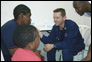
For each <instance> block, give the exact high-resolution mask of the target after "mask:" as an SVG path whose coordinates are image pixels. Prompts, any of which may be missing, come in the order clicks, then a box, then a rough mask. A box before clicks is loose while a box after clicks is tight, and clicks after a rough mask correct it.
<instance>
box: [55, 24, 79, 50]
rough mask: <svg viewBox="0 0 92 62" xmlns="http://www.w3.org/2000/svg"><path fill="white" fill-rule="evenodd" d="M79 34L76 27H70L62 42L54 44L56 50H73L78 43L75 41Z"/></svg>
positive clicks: (74, 25)
mask: <svg viewBox="0 0 92 62" xmlns="http://www.w3.org/2000/svg"><path fill="white" fill-rule="evenodd" d="M79 34H80V33H79V28H78V26H77V25H76V24H73V25H71V26H70V28H69V29H68V32H67V36H66V37H65V38H64V40H63V41H62V42H58V43H55V46H56V48H58V49H65V48H73V47H74V46H75V45H76V44H77V42H78V41H76V40H77V37H78V35H79Z"/></svg>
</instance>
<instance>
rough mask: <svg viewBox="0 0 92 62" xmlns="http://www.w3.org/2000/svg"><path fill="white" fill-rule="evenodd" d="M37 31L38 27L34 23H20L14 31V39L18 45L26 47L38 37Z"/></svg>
mask: <svg viewBox="0 0 92 62" xmlns="http://www.w3.org/2000/svg"><path fill="white" fill-rule="evenodd" d="M37 33H38V32H37V29H36V28H35V27H34V26H32V25H28V24H23V25H19V26H18V27H17V28H16V29H15V31H14V34H13V40H14V42H15V44H16V45H17V46H18V47H20V48H24V47H26V46H27V45H28V44H29V43H30V42H33V41H34V40H35V39H36V37H37Z"/></svg>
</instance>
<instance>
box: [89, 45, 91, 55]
mask: <svg viewBox="0 0 92 62" xmlns="http://www.w3.org/2000/svg"><path fill="white" fill-rule="evenodd" d="M88 56H91V45H90V46H89V51H88Z"/></svg>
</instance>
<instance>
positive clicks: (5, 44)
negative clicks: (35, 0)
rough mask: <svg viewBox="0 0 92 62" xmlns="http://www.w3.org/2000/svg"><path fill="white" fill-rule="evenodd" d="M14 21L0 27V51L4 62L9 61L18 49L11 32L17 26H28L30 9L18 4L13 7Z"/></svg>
mask: <svg viewBox="0 0 92 62" xmlns="http://www.w3.org/2000/svg"><path fill="white" fill-rule="evenodd" d="M13 15H14V19H13V20H10V21H8V22H7V23H5V24H4V25H3V26H2V27H1V49H2V53H3V56H4V59H5V61H11V57H12V55H13V54H14V52H15V51H16V49H17V48H18V47H17V46H16V44H15V43H14V41H13V32H14V30H15V29H16V27H17V26H18V25H21V24H30V22H31V19H30V16H31V11H30V9H29V8H28V7H27V6H25V5H23V4H20V5H18V6H16V7H15V9H14V12H13Z"/></svg>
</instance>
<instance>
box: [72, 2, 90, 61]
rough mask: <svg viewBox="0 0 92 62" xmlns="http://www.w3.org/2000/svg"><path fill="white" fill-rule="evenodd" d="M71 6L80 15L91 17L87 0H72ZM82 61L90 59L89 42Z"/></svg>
mask: <svg viewBox="0 0 92 62" xmlns="http://www.w3.org/2000/svg"><path fill="white" fill-rule="evenodd" d="M73 7H74V9H75V11H76V12H77V13H78V14H79V15H80V16H83V15H84V16H89V17H91V2H90V1H89V2H88V1H73ZM82 61H91V44H90V46H89V51H88V54H87V56H86V57H85V58H84V59H82Z"/></svg>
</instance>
